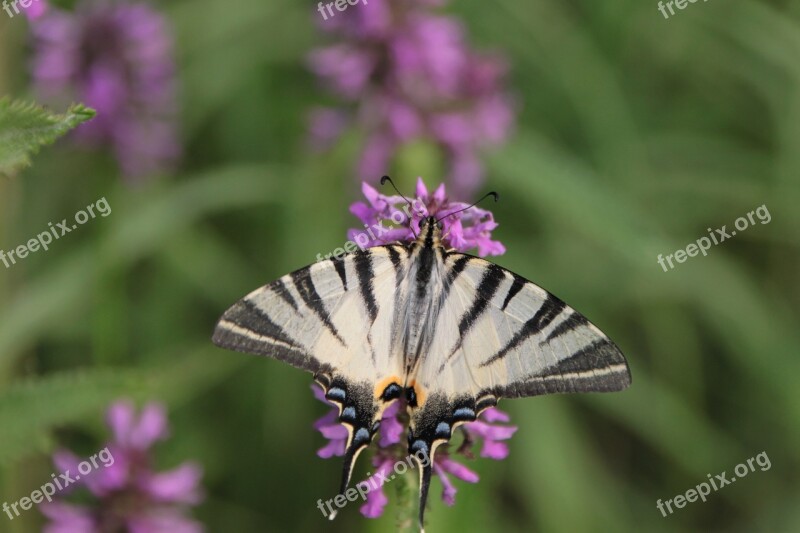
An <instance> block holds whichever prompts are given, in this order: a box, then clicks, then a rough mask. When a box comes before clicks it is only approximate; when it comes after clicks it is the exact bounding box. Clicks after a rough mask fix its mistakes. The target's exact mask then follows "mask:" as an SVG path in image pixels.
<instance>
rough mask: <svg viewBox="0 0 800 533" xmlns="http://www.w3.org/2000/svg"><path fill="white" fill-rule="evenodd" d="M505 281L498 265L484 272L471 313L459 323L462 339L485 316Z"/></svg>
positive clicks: (464, 316)
mask: <svg viewBox="0 0 800 533" xmlns="http://www.w3.org/2000/svg"><path fill="white" fill-rule="evenodd" d="M503 279H505V275H504V274H503V269H501V268H500V267H498V266H497V265H491V264H490V265H489V266H488V267H487V268H486V272H484V274H483V277H482V278H481V281H480V283H479V284H478V288H477V290H476V292H477V295H476V296H475V300H474V301H473V302H472V307H470V309H469V311H467V312H466V313H464V315H463V316H462V317H461V321H460V322H459V323H458V333H459V334H460V335H461V337H462V338H463V337H464V335H466V334H467V333H468V332H469V330H470V329H471V328H472V327H473V326H474V325H475V322H476V321H477V320H478V318H479V317H480V316H481V314H483V312H484V311H485V310H486V308H487V307H488V305H489V302H490V301H491V300H492V298H493V297H494V295H495V293H496V292H497V289H498V288H499V287H500V283H501V282H502V281H503Z"/></svg>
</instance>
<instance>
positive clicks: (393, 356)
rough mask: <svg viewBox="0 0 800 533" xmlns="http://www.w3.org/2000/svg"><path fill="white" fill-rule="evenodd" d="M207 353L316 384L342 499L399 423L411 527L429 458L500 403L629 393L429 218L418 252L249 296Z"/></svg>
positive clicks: (380, 254) (619, 358)
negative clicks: (258, 360)
mask: <svg viewBox="0 0 800 533" xmlns="http://www.w3.org/2000/svg"><path fill="white" fill-rule="evenodd" d="M213 341H214V343H216V344H217V345H219V346H221V347H223V348H228V349H231V350H236V351H240V352H248V353H255V354H260V355H266V356H269V357H274V358H276V359H279V360H281V361H284V362H286V363H289V364H290V365H292V366H295V367H297V368H300V369H303V370H307V371H309V372H312V373H313V374H314V379H315V380H316V381H317V382H318V383H319V384H320V385H321V386H322V387H323V389H324V390H325V397H326V398H327V399H328V400H330V401H331V402H334V403H335V404H337V405H338V406H339V413H340V416H339V420H340V421H341V423H342V424H344V425H345V427H346V428H347V430H348V439H347V447H346V451H345V456H344V468H343V475H342V481H341V489H340V493H342V494H344V492H345V490H346V489H347V486H348V484H349V482H350V476H351V471H352V468H353V464H354V463H355V460H356V458H357V456H358V455H359V453H360V452H361V451H362V450H363V449H364V448H365V447H366V446H367V445H368V444H369V443H370V442H371V440H372V438H373V436H374V435H375V433H376V432H377V431H378V428H379V426H380V420H381V414H382V413H383V411H384V409H386V407H387V406H388V405H389V403H390V402H392V401H394V400H397V399H398V398H400V397H404V398H405V399H406V400H407V405H408V410H409V418H410V422H409V429H408V443H409V453H410V454H418V453H419V452H422V453H424V454H425V455H426V456H427V457H428V458H429V460H427V461H426V463H427V464H426V465H422V464H419V467H420V468H419V471H420V504H419V505H420V509H419V517H420V527H422V519H423V513H424V509H425V503H426V500H427V493H428V487H429V485H430V480H431V473H432V468H431V467H432V464H433V457H434V454H435V452H436V448H437V447H438V446H440V445H441V444H443V443H447V442H448V441H449V440H450V438H451V436H452V435H453V432H454V430H455V429H456V428H457V427H458V426H459V425H460V424H463V423H465V422H471V421H474V420H475V419H476V417H477V416H478V415H479V414H480V413H481V412H482V411H483V410H485V409H487V408H489V407H492V406H494V405H496V404H497V401H498V400H499V399H500V398H517V397H523V396H536V395H540V394H551V393H565V392H609V391H618V390H622V389H624V388H626V387H627V386H628V385H629V384H630V382H631V377H630V371H629V369H628V365H627V362H626V360H625V357H624V356H623V355H622V353H621V352H620V350H619V348H618V347H617V346H616V345H615V344H614V343H613V342H612V341H611V340H610V339H609V338H608V337H607V336H606V335H604V334H603V333H602V332H601V331H600V330H599V329H598V328H597V327H595V326H594V325H593V324H591V323H590V322H589V321H588V320H587V319H586V318H584V316H583V315H581V314H579V313H578V312H577V311H575V310H573V309H572V308H570V307H569V306H567V305H566V304H565V303H564V302H562V301H561V300H559V299H558V298H556V297H555V296H553V295H552V294H550V293H549V292H547V291H545V290H544V289H542V288H541V287H539V286H537V285H535V284H533V283H531V282H530V281H528V280H526V279H525V278H523V277H521V276H518V275H517V274H514V273H513V272H510V271H508V270H505V269H504V268H502V267H499V266H497V265H495V264H493V263H490V262H488V261H485V260H483V259H481V258H478V257H474V256H471V255H467V254H463V253H458V252H455V251H453V250H446V249H445V248H444V246H443V245H442V225H441V223H439V222H437V221H436V219H435V218H433V217H428V218H426V219H424V220H423V221H422V223H421V227H420V233H419V235H418V237H417V239H416V240H415V241H414V242H411V243H395V244H390V245H388V246H375V247H372V248H367V249H364V250H356V251H355V252H353V253H350V254H348V255H345V256H344V257H342V258H332V259H327V260H323V261H320V262H317V263H314V264H313V265H311V266H309V267H306V268H302V269H300V270H297V271H295V272H293V273H291V274H287V275H285V276H283V277H282V278H280V279H278V280H276V281H274V282H272V283H270V284H268V285H266V286H264V287H261V288H260V289H256V290H255V291H253V292H251V293H250V294H248V295H247V296H245V297H244V298H243V299H241V300H240V301H239V302H237V303H236V304H234V305H233V306H232V307H231V308H230V309H228V310H227V311H226V312H225V314H224V315H223V316H222V318H221V319H220V320H219V322H218V324H217V326H216V329H215V331H214V336H213Z"/></svg>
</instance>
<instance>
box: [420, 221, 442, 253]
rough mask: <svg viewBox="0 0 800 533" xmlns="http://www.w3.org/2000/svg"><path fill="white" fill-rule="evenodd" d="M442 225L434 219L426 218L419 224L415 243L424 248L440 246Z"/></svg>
mask: <svg viewBox="0 0 800 533" xmlns="http://www.w3.org/2000/svg"><path fill="white" fill-rule="evenodd" d="M443 228H444V225H443V224H442V222H441V221H440V220H436V219H435V218H434V217H426V218H423V219H422V222H420V227H419V229H420V231H419V236H418V237H417V242H418V243H419V244H420V245H421V246H425V247H426V248H436V247H438V246H441V245H442V229H443Z"/></svg>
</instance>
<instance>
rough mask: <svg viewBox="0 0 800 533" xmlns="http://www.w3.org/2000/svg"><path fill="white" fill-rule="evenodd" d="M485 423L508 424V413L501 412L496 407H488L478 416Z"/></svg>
mask: <svg viewBox="0 0 800 533" xmlns="http://www.w3.org/2000/svg"><path fill="white" fill-rule="evenodd" d="M480 417H481V418H482V419H483V420H484V421H485V422H489V423H492V422H510V421H511V417H510V416H508V413H506V412H505V411H501V410H500V409H498V408H497V407H490V408H488V409H486V410H485V411H484V412H483V413H481V416H480Z"/></svg>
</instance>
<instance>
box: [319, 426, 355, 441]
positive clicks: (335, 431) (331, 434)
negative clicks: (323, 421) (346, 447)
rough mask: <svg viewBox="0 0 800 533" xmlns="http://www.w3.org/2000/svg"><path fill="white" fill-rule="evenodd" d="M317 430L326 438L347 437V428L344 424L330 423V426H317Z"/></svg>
mask: <svg viewBox="0 0 800 533" xmlns="http://www.w3.org/2000/svg"><path fill="white" fill-rule="evenodd" d="M319 432H320V433H322V436H323V437H325V438H326V439H346V438H347V435H348V433H347V428H346V427H345V426H344V424H338V423H337V424H331V425H330V426H322V427H321V428H319Z"/></svg>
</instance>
